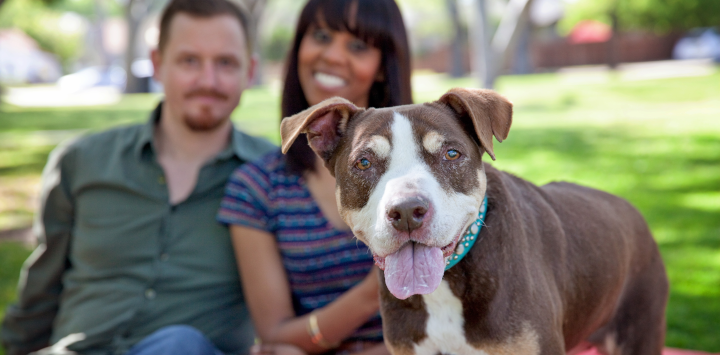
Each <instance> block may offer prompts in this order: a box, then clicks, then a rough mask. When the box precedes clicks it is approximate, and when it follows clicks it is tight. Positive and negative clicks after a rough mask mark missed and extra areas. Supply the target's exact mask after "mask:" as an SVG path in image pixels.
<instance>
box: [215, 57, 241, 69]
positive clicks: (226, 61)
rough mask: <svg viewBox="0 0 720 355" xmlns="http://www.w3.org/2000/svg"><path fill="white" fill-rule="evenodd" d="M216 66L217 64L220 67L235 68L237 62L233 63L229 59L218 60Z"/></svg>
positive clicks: (233, 61)
mask: <svg viewBox="0 0 720 355" xmlns="http://www.w3.org/2000/svg"><path fill="white" fill-rule="evenodd" d="M218 64H219V65H220V66H221V67H225V68H231V67H236V66H237V61H235V60H233V59H230V58H221V59H219V60H218Z"/></svg>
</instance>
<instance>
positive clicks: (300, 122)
mask: <svg viewBox="0 0 720 355" xmlns="http://www.w3.org/2000/svg"><path fill="white" fill-rule="evenodd" d="M362 110H364V109H361V108H358V107H357V106H355V105H353V103H352V102H350V101H348V100H345V99H343V98H341V97H333V98H331V99H327V100H325V101H323V102H321V103H319V104H317V105H315V106H312V107H310V108H308V109H307V110H305V111H302V112H300V113H298V114H295V115H293V116H290V117H286V118H284V119H283V120H282V122H281V123H280V136H281V138H282V152H283V153H287V151H288V149H290V146H291V145H292V143H293V142H294V141H295V139H296V138H297V137H298V135H300V134H301V133H306V134H307V138H308V143H309V144H310V148H312V150H313V151H315V154H317V155H318V156H319V157H320V158H322V159H323V160H324V161H326V162H327V161H328V160H330V157H331V156H332V153H333V152H334V151H335V148H337V145H338V143H339V142H340V138H342V136H343V134H344V133H345V129H346V127H347V122H348V120H349V119H350V117H351V116H352V115H354V114H355V113H357V112H359V111H362Z"/></svg>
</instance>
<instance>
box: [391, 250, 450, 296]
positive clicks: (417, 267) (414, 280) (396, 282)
mask: <svg viewBox="0 0 720 355" xmlns="http://www.w3.org/2000/svg"><path fill="white" fill-rule="evenodd" d="M444 272H445V262H444V259H443V254H442V251H441V250H440V248H431V247H429V246H427V245H424V244H419V243H414V242H410V243H405V245H403V247H402V248H400V250H398V251H396V252H395V253H393V254H390V255H388V256H387V257H385V284H386V285H387V287H388V289H389V290H390V293H392V294H393V295H394V296H395V297H397V298H399V299H401V300H404V299H406V298H408V297H410V296H412V295H416V294H421V295H426V294H428V293H431V292H433V291H435V289H436V288H437V287H438V286H439V285H440V281H441V280H442V277H443V273H444Z"/></svg>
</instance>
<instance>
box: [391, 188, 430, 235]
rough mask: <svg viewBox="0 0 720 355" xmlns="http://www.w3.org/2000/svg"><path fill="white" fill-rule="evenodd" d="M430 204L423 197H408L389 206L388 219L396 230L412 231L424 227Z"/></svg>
mask: <svg viewBox="0 0 720 355" xmlns="http://www.w3.org/2000/svg"><path fill="white" fill-rule="evenodd" d="M429 205H430V204H429V203H428V201H427V200H426V199H424V198H422V197H419V196H413V197H406V198H403V199H402V200H399V201H396V202H393V203H392V204H391V205H390V206H388V209H387V219H388V221H390V223H391V224H392V226H393V228H395V229H396V230H398V231H401V232H408V233H410V232H412V231H413V230H415V229H418V228H420V227H422V225H423V220H424V218H425V214H426V213H427V211H428V207H429Z"/></svg>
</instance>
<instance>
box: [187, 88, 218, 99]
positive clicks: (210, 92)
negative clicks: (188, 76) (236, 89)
mask: <svg viewBox="0 0 720 355" xmlns="http://www.w3.org/2000/svg"><path fill="white" fill-rule="evenodd" d="M196 96H210V97H215V98H218V99H221V100H227V98H228V96H227V95H225V94H223V93H221V92H220V91H216V90H208V89H197V90H193V91H190V92H189V93H187V94H185V98H186V99H189V98H193V97H196Z"/></svg>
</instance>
